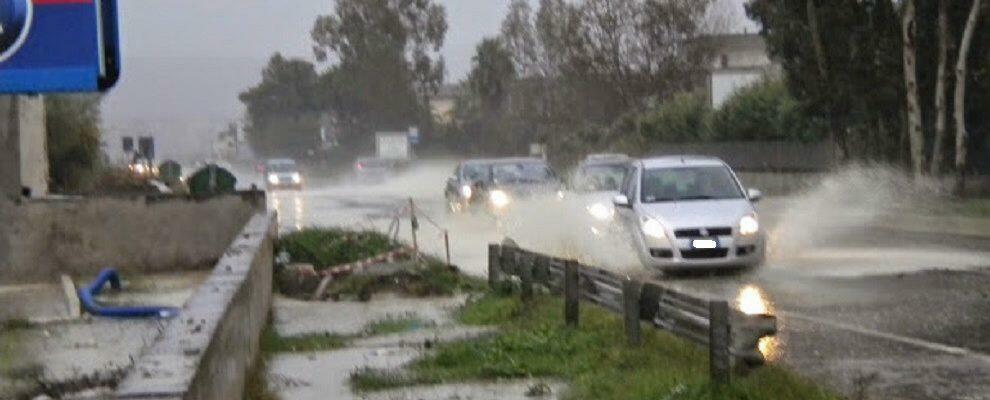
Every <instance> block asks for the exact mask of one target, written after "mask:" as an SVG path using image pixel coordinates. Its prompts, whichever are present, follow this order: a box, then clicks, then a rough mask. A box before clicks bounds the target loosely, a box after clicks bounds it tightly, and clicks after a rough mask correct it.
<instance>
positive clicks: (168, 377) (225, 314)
mask: <svg viewBox="0 0 990 400" xmlns="http://www.w3.org/2000/svg"><path fill="white" fill-rule="evenodd" d="M276 232H277V226H276V223H275V218H274V215H273V214H256V215H254V217H253V218H252V219H251V221H250V222H249V223H248V224H247V226H246V227H245V228H244V230H243V231H242V232H241V233H240V234H239V235H238V236H237V238H236V239H235V240H234V242H233V243H232V244H231V246H230V248H229V249H228V250H227V251H226V253H225V254H224V256H223V258H222V259H220V261H219V262H218V263H217V265H216V268H215V269H214V270H213V273H212V275H210V277H209V279H207V281H206V282H205V283H204V284H203V285H202V286H200V288H199V290H198V291H197V292H196V293H195V294H194V295H193V297H192V298H191V299H190V300H189V302H188V303H186V305H185V306H184V307H183V308H182V311H181V312H180V314H179V316H178V317H176V318H175V319H173V320H171V321H170V322H169V324H168V326H167V327H166V328H165V329H164V330H163V332H162V334H161V335H160V336H159V337H158V338H157V339H156V340H155V342H154V343H153V344H152V345H151V346H150V347H149V349H148V350H147V351H146V352H145V353H144V354H142V355H141V356H140V357H139V358H138V359H137V360H136V362H135V365H134V367H132V368H131V369H130V370H129V371H128V373H127V375H126V376H125V378H124V380H123V381H122V382H121V383H120V385H119V386H118V389H117V393H116V398H117V399H160V400H166V399H167V400H180V399H182V400H199V399H241V398H243V395H244V386H245V379H246V376H247V372H248V370H250V368H251V367H252V366H253V363H254V361H255V360H256V359H257V357H258V355H259V353H260V338H261V332H262V330H263V329H264V326H265V324H266V322H267V318H268V313H269V309H270V308H271V301H272V264H273V261H274V260H273V251H274V240H275V235H276Z"/></svg>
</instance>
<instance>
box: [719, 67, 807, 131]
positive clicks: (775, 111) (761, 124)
mask: <svg viewBox="0 0 990 400" xmlns="http://www.w3.org/2000/svg"><path fill="white" fill-rule="evenodd" d="M709 129H710V131H711V135H712V138H713V139H715V140H733V141H747V140H790V141H803V142H808V141H814V140H817V139H819V138H821V134H820V132H821V128H820V125H819V123H818V122H817V121H815V119H814V118H809V117H808V116H807V115H805V114H804V112H802V110H801V106H800V103H798V102H797V100H795V99H794V98H793V97H791V95H790V94H789V93H788V92H787V88H786V87H785V86H784V83H783V82H781V81H764V82H760V83H757V84H754V85H751V86H748V87H745V88H742V89H739V91H738V92H736V94H734V95H733V96H732V97H730V98H729V99H728V101H726V102H725V104H723V105H722V107H721V108H719V109H718V110H716V111H715V112H714V113H713V114H712V118H711V124H710V127H709Z"/></svg>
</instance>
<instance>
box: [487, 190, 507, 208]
mask: <svg viewBox="0 0 990 400" xmlns="http://www.w3.org/2000/svg"><path fill="white" fill-rule="evenodd" d="M489 200H491V202H492V205H493V206H495V208H505V207H506V206H508V205H509V203H511V202H512V199H510V198H509V194H508V193H505V192H504V191H502V190H494V191H492V193H491V194H490V195H489Z"/></svg>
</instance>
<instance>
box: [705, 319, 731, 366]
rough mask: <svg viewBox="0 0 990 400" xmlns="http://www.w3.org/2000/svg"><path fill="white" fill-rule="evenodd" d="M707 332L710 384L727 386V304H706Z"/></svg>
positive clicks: (728, 330) (729, 364)
mask: <svg viewBox="0 0 990 400" xmlns="http://www.w3.org/2000/svg"><path fill="white" fill-rule="evenodd" d="M708 313H709V321H710V322H709V326H708V329H709V332H708V335H709V336H708V356H709V368H710V370H711V379H712V382H714V383H716V384H728V383H729V379H730V376H731V373H732V371H731V365H732V360H731V355H730V353H729V346H730V342H729V341H730V338H731V329H732V328H731V326H730V325H729V302H728V301H724V300H722V301H712V302H710V303H708Z"/></svg>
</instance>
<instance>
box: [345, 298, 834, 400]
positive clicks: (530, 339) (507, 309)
mask: <svg viewBox="0 0 990 400" xmlns="http://www.w3.org/2000/svg"><path fill="white" fill-rule="evenodd" d="M460 319H461V321H462V322H464V323H467V324H482V325H496V326H498V327H500V329H501V331H502V333H501V335H499V336H497V337H495V338H489V339H481V340H476V341H468V342H460V343H451V344H445V345H442V346H440V347H439V348H438V349H437V351H436V352H435V353H433V354H431V355H429V356H427V357H425V358H421V359H419V360H417V361H414V362H413V363H412V364H411V365H410V366H409V368H408V370H405V371H373V370H360V371H356V372H355V373H353V374H352V382H351V384H352V386H353V387H354V388H355V389H357V390H364V391H373V390H381V389H387V388H394V387H398V386H408V385H416V384H438V383H447V382H459V381H476V380H496V379H512V378H554V379H563V380H565V381H567V382H569V384H570V389H569V391H568V393H567V394H566V398H572V399H699V400H700V399H705V400H710V399H747V400H748V399H794V400H819V399H821V400H825V399H839V397H837V396H835V395H833V394H830V393H829V392H826V391H824V390H823V389H821V388H819V387H818V386H816V385H814V384H812V383H810V382H807V381H805V380H803V379H801V378H798V377H796V376H795V375H793V374H791V373H789V372H787V371H785V370H783V369H782V368H779V367H774V366H770V367H765V368H762V369H760V370H758V371H756V372H754V373H752V374H750V375H749V376H748V377H745V378H739V377H736V378H734V381H733V383H732V384H730V385H728V386H724V387H722V386H716V385H712V384H710V383H709V380H708V365H707V358H708V356H707V352H706V351H705V350H704V349H703V348H701V347H700V346H696V345H694V344H691V343H688V342H686V341H683V340H680V339H677V338H675V337H673V336H671V335H669V334H666V333H664V332H660V331H657V330H654V329H645V330H644V332H643V339H644V343H643V346H642V347H640V348H630V347H629V346H627V345H626V344H625V343H624V341H623V339H622V338H623V334H622V329H623V327H622V321H620V320H619V318H617V316H614V315H611V314H609V313H607V312H606V311H604V310H601V309H598V308H595V307H591V306H584V307H582V308H581V324H580V328H579V329H576V330H575V329H569V328H566V327H565V326H564V324H563V320H564V319H563V303H562V302H561V301H560V300H559V299H556V298H551V297H547V296H538V297H537V298H536V299H535V300H534V301H533V302H532V303H531V304H523V303H522V302H521V301H520V300H519V299H518V298H516V297H500V296H496V295H488V296H486V297H483V298H481V299H478V300H476V301H473V302H472V303H470V304H469V305H468V306H467V307H466V308H465V309H464V310H463V311H462V312H461V314H460Z"/></svg>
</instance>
